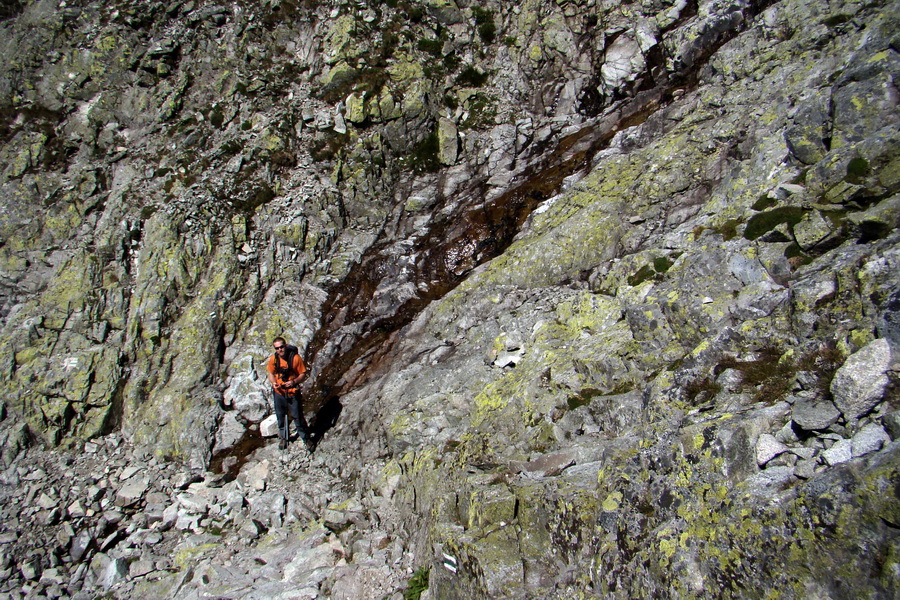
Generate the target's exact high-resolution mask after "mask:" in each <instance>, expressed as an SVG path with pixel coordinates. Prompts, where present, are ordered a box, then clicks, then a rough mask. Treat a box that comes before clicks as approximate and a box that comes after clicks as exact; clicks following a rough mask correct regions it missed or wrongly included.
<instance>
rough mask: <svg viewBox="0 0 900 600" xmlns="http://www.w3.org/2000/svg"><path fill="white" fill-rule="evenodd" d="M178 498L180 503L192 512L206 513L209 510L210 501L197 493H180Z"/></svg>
mask: <svg viewBox="0 0 900 600" xmlns="http://www.w3.org/2000/svg"><path fill="white" fill-rule="evenodd" d="M177 499H178V504H179V505H181V506H182V507H184V509H185V510H187V511H188V512H190V513H193V514H199V515H205V514H206V512H207V510H209V502H207V500H206V499H205V498H203V497H202V496H198V495H197V494H191V493H184V494H178V496H177Z"/></svg>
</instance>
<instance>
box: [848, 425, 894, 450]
mask: <svg viewBox="0 0 900 600" xmlns="http://www.w3.org/2000/svg"><path fill="white" fill-rule="evenodd" d="M851 441H852V449H853V458H856V457H858V456H864V455H866V454H869V453H870V452H877V451H878V450H881V448H882V447H884V445H885V444H889V443H890V442H891V438H890V437H889V436H888V434H887V432H886V431H885V430H884V427H882V426H881V425H878V424H877V423H870V424H869V425H866V426H865V427H863V428H862V429H860V430H859V433H857V434H856V435H854V436H853V439H852V440H851Z"/></svg>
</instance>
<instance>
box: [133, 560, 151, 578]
mask: <svg viewBox="0 0 900 600" xmlns="http://www.w3.org/2000/svg"><path fill="white" fill-rule="evenodd" d="M155 570H156V564H155V563H154V562H153V561H152V560H146V559H141V560H136V561H134V562H133V563H131V565H129V567H128V576H129V577H131V578H132V579H134V578H135V577H143V576H144V575H147V574H148V573H152V572H153V571H155Z"/></svg>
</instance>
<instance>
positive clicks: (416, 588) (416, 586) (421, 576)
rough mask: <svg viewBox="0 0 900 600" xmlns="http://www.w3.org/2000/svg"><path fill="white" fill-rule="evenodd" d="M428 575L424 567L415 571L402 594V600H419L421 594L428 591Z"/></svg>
mask: <svg viewBox="0 0 900 600" xmlns="http://www.w3.org/2000/svg"><path fill="white" fill-rule="evenodd" d="M428 574H429V570H428V569H427V568H426V567H419V568H418V569H416V572H415V573H413V575H412V577H410V578H409V583H408V584H407V586H406V590H405V591H404V592H403V600H419V598H421V597H422V592H424V591H425V590H427V589H428Z"/></svg>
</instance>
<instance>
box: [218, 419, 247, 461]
mask: <svg viewBox="0 0 900 600" xmlns="http://www.w3.org/2000/svg"><path fill="white" fill-rule="evenodd" d="M246 431H247V429H246V427H244V424H243V423H241V422H240V421H239V420H238V418H237V413H236V412H234V411H229V412H226V413H223V414H222V418H221V419H220V420H219V428H218V429H217V430H216V443H215V445H214V446H213V453H214V454H215V453H218V452H224V451H227V450H230V449H231V448H233V447H234V446H235V445H236V444H237V443H238V442H239V441H241V438H243V437H244V434H245V433H246Z"/></svg>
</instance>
